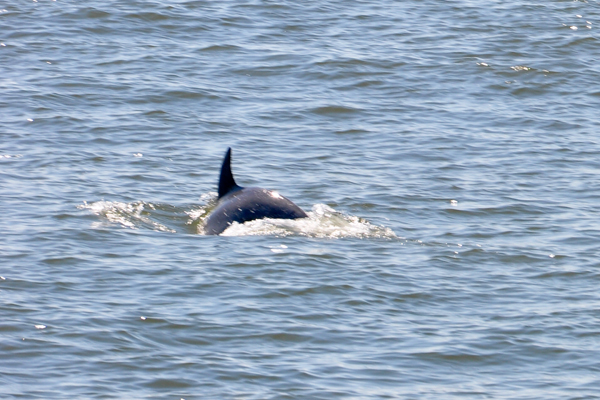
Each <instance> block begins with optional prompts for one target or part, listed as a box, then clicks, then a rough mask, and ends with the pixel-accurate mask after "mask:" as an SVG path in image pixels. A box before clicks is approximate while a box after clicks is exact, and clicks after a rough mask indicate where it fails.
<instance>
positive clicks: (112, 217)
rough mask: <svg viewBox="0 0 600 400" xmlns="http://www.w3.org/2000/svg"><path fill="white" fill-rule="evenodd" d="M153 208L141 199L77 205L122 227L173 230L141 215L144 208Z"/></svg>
mask: <svg viewBox="0 0 600 400" xmlns="http://www.w3.org/2000/svg"><path fill="white" fill-rule="evenodd" d="M145 207H148V208H149V209H151V210H153V209H154V208H155V207H154V206H153V205H152V204H149V203H145V202H143V201H136V202H132V203H123V202H119V201H95V202H93V203H88V202H85V201H84V203H83V204H82V205H79V206H78V207H77V208H79V209H88V210H90V211H91V212H93V213H94V214H96V215H99V216H101V217H104V218H106V220H107V221H108V222H112V223H116V224H119V225H121V226H123V227H126V228H130V229H136V228H138V227H140V226H149V227H150V228H151V229H154V230H157V231H163V232H175V231H174V230H172V229H170V228H167V227H166V226H164V225H162V224H160V223H158V222H156V221H153V220H151V219H150V218H148V217H147V216H145V215H142V212H143V211H144V208H145Z"/></svg>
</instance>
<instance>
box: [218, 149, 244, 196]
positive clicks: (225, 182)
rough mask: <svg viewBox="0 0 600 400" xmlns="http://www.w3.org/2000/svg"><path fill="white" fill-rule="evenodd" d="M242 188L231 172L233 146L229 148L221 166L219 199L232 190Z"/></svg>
mask: <svg viewBox="0 0 600 400" xmlns="http://www.w3.org/2000/svg"><path fill="white" fill-rule="evenodd" d="M237 189H241V186H238V185H237V184H236V183H235V180H234V179H233V174H232V173H231V147H230V148H228V149H227V153H226V154H225V158H224V159H223V165H222V166H221V177H220V178H219V199H220V198H221V197H223V196H225V195H226V194H227V193H229V192H231V191H232V190H237Z"/></svg>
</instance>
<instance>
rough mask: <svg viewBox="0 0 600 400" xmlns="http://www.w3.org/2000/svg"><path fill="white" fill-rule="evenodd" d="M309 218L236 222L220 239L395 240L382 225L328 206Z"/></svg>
mask: <svg viewBox="0 0 600 400" xmlns="http://www.w3.org/2000/svg"><path fill="white" fill-rule="evenodd" d="M307 214H308V218H302V219H295V220H291V219H270V218H265V219H259V220H254V221H249V222H245V223H243V224H239V223H233V225H231V226H230V227H229V228H227V229H226V230H225V232H223V233H222V234H221V236H256V235H273V236H290V235H298V236H307V237H316V238H330V239H337V238H348V237H350V238H363V239H364V238H387V239H393V238H396V237H397V236H396V234H395V233H394V232H393V231H392V230H391V229H390V228H386V227H383V226H377V225H373V224H371V223H370V222H368V221H366V220H365V219H363V218H359V217H356V216H353V215H347V214H343V213H340V212H338V211H336V210H334V209H333V208H331V207H329V206H328V205H326V204H315V205H314V206H313V207H312V211H310V212H308V213H307Z"/></svg>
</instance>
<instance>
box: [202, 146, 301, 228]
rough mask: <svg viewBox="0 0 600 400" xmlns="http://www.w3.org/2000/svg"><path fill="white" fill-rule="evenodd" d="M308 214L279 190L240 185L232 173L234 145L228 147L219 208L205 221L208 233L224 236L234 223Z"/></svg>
mask: <svg viewBox="0 0 600 400" xmlns="http://www.w3.org/2000/svg"><path fill="white" fill-rule="evenodd" d="M306 217H308V215H306V213H305V212H304V211H303V210H302V209H301V208H300V207H298V206H297V205H295V204H294V203H292V202H291V201H290V200H288V199H286V198H285V197H283V196H282V195H280V194H279V193H277V192H275V191H271V190H266V189H262V188H257V187H250V188H244V187H241V186H238V185H237V184H236V183H235V180H234V179H233V174H232V172H231V148H228V149H227V153H226V154H225V158H224V159H223V165H222V166H221V176H220V178H219V197H218V203H217V207H216V208H215V209H214V210H213V211H212V213H211V214H210V215H209V216H208V218H207V219H206V221H205V223H204V233H205V234H207V235H220V234H221V233H223V231H225V229H227V228H229V226H231V224H233V223H234V222H238V223H240V224H243V223H244V222H247V221H253V220H256V219H263V218H275V219H298V218H306Z"/></svg>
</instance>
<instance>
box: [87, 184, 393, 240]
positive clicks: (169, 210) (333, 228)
mask: <svg viewBox="0 0 600 400" xmlns="http://www.w3.org/2000/svg"><path fill="white" fill-rule="evenodd" d="M200 201H201V203H202V204H200V205H188V206H183V207H175V206H171V205H168V204H153V203H147V202H144V201H134V202H131V203H124V202H118V201H95V202H91V203H88V202H84V203H83V204H82V205H79V206H78V207H77V208H79V209H85V210H89V211H91V212H92V213H93V214H95V215H97V216H98V217H100V220H99V221H98V222H95V223H94V224H93V227H96V228H98V227H107V226H108V227H110V226H111V225H114V224H118V225H120V226H122V227H124V228H129V229H150V230H154V231H161V232H172V233H174V232H183V233H191V234H203V233H204V229H203V226H204V221H205V220H206V218H207V217H208V216H209V215H210V212H211V211H212V210H213V209H214V208H215V206H216V204H217V193H214V192H210V193H206V194H203V195H202V197H201V198H200ZM307 214H308V218H302V219H296V220H290V219H268V218H267V219H260V220H255V221H249V222H246V223H244V224H239V223H233V225H231V226H230V227H229V228H228V229H227V230H225V232H223V233H222V234H221V236H259V235H270V236H306V237H314V238H330V239H336V238H363V239H364V238H384V239H395V238H397V236H396V234H395V233H394V232H393V231H392V230H391V229H390V228H386V227H384V226H378V225H374V224H371V223H370V222H368V221H367V220H365V219H363V218H360V217H357V216H353V215H348V214H345V213H341V212H338V211H336V210H334V209H333V208H331V207H329V206H328V205H326V204H315V205H314V206H313V207H312V210H311V211H309V212H308V213H307Z"/></svg>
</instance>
